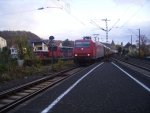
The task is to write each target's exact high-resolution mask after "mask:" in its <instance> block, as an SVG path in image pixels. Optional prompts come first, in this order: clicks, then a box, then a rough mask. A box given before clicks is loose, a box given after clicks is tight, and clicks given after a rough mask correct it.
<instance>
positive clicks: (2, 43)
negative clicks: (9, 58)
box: [0, 37, 7, 51]
mask: <svg viewBox="0 0 150 113" xmlns="http://www.w3.org/2000/svg"><path fill="white" fill-rule="evenodd" d="M6 46H7V42H6V40H5V39H4V38H2V37H0V51H1V50H2V49H3V47H6Z"/></svg>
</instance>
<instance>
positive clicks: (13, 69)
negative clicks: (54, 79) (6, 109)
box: [0, 60, 74, 83]
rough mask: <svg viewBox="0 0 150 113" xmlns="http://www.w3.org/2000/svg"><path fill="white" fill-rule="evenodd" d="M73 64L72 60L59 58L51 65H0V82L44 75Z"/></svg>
mask: <svg viewBox="0 0 150 113" xmlns="http://www.w3.org/2000/svg"><path fill="white" fill-rule="evenodd" d="M72 66H74V63H73V61H62V60H59V61H58V62H57V63H55V64H53V67H52V65H46V66H42V65H38V66H25V67H18V66H16V65H8V66H7V68H6V67H5V66H1V70H3V71H1V73H0V83H4V82H8V81H11V80H14V79H20V78H24V77H29V76H32V75H34V76H38V75H42V76H44V75H45V74H46V73H51V72H58V71H61V70H64V69H67V68H70V67H72Z"/></svg>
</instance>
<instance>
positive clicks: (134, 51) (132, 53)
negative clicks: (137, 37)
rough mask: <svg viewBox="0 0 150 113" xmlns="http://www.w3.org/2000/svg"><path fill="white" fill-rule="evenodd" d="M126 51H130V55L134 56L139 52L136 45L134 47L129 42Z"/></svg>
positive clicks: (125, 47)
mask: <svg viewBox="0 0 150 113" xmlns="http://www.w3.org/2000/svg"><path fill="white" fill-rule="evenodd" d="M124 50H125V51H128V54H129V55H134V54H136V53H137V51H138V50H137V48H136V45H132V44H130V43H129V42H128V43H127V44H126V45H125V46H124Z"/></svg>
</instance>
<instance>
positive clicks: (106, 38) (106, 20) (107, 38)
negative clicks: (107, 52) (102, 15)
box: [102, 18, 110, 43]
mask: <svg viewBox="0 0 150 113" xmlns="http://www.w3.org/2000/svg"><path fill="white" fill-rule="evenodd" d="M102 21H105V23H106V30H105V31H106V42H107V43H108V23H107V21H110V20H108V19H107V18H106V19H102Z"/></svg>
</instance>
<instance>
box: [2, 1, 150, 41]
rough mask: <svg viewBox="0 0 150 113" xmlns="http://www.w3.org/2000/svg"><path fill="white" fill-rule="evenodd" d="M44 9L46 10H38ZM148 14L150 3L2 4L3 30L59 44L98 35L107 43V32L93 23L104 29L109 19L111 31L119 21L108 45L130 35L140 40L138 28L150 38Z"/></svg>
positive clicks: (18, 2)
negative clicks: (38, 37)
mask: <svg viewBox="0 0 150 113" xmlns="http://www.w3.org/2000/svg"><path fill="white" fill-rule="evenodd" d="M68 4H69V5H68ZM41 7H44V8H45V9H43V10H37V9H38V8H41ZM46 7H49V8H46ZM50 7H51V8H50ZM54 7H55V8H54ZM56 7H58V8H56ZM60 7H61V8H62V9H60ZM149 11H150V1H149V0H0V16H1V19H0V30H26V31H31V32H33V33H35V34H37V35H38V36H40V37H41V38H44V39H48V37H49V36H50V35H54V36H55V37H56V39H58V40H59V39H60V40H64V39H66V38H69V39H70V40H75V39H79V38H81V37H82V36H84V35H93V34H95V33H98V34H100V35H99V37H100V39H102V40H101V41H105V32H104V31H102V30H100V29H98V27H96V26H95V25H93V24H91V23H90V22H91V20H92V21H94V22H95V23H96V24H97V25H98V26H100V27H102V28H105V22H104V21H101V19H104V18H108V19H109V20H110V21H109V22H108V27H109V28H111V27H112V26H113V25H114V24H115V23H116V22H117V21H118V22H117V24H116V25H115V26H114V28H113V29H112V30H111V31H110V32H109V42H111V40H114V41H115V42H116V43H120V42H122V41H124V43H126V42H128V41H130V35H133V38H134V40H136V39H137V36H136V34H138V31H137V30H136V29H138V28H141V34H144V35H146V36H147V37H150V32H149V29H150V14H149ZM116 27H119V28H116ZM129 29H130V30H129ZM134 42H135V41H134Z"/></svg>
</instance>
